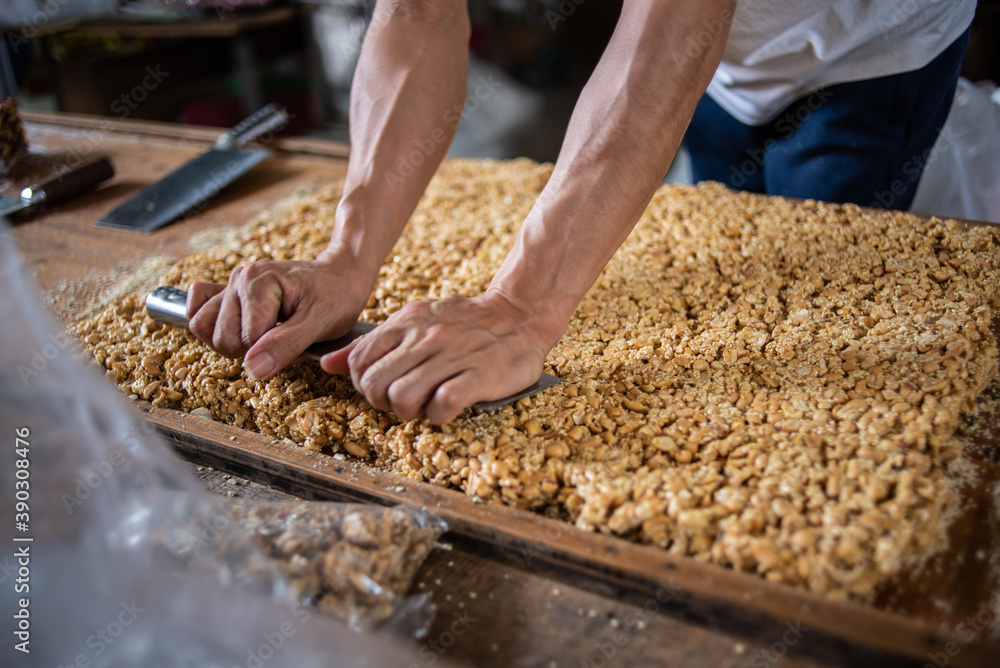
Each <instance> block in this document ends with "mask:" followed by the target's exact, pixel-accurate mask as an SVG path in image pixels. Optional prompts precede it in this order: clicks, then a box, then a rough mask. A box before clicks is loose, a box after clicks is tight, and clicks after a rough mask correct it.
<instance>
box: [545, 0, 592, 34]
mask: <svg viewBox="0 0 1000 668" xmlns="http://www.w3.org/2000/svg"><path fill="white" fill-rule="evenodd" d="M586 1H587V0H560V2H559V4H558V5H556V8H555V9H547V10H545V20H546V21H548V22H549V28H551V29H552V30H555V29H556V26H558V25H559V24H560V23H562V22H563V21H565V20H566V19H568V18H569V17H570V16H572V15H573V12H575V11H576V8H577V7H579V6H580V5H582V4H583V3H584V2H586Z"/></svg>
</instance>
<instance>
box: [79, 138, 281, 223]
mask: <svg viewBox="0 0 1000 668" xmlns="http://www.w3.org/2000/svg"><path fill="white" fill-rule="evenodd" d="M269 155H271V152H270V151H267V150H264V149H248V150H230V151H220V150H217V149H213V150H211V151H208V152H207V153H203V154H201V155H199V156H198V157H197V158H195V159H194V160H192V161H191V162H189V163H187V164H186V165H183V166H182V167H180V168H179V169H176V170H175V171H173V172H171V173H170V174H168V175H167V176H165V177H163V178H162V179H160V180H159V181H157V182H156V183H154V184H153V185H151V186H149V187H147V188H145V189H143V190H142V191H140V192H139V193H138V194H136V195H134V196H133V197H132V198H131V199H129V200H128V201H127V202H125V203H124V204H122V205H121V206H119V207H118V208H117V209H115V210H114V211H111V212H110V213H108V214H105V215H104V216H103V217H102V218H101V219H100V220H98V221H97V222H95V223H94V224H95V225H97V226H99V227H113V228H117V229H126V230H136V231H139V232H152V231H153V230H155V229H158V228H160V227H163V226H164V225H166V224H167V223H170V222H172V221H174V220H176V219H177V218H180V217H181V216H183V215H184V214H185V213H187V212H188V211H191V210H192V209H197V208H198V207H200V206H203V205H204V204H205V202H207V201H208V200H209V199H211V198H212V197H214V196H215V195H216V194H218V192H219V191H220V190H222V189H223V188H225V187H226V186H227V185H229V184H230V183H232V182H233V181H235V180H236V179H237V178H239V177H240V176H242V175H243V174H245V173H247V172H248V171H250V170H251V169H252V168H253V167H255V166H257V165H258V164H260V162H261V161H262V160H264V158H266V157H267V156H269Z"/></svg>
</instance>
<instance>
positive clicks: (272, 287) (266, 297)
mask: <svg viewBox="0 0 1000 668" xmlns="http://www.w3.org/2000/svg"><path fill="white" fill-rule="evenodd" d="M370 292H371V286H370V284H369V283H368V279H367V278H365V277H363V275H362V272H360V271H359V270H358V269H357V268H356V265H355V264H354V262H353V261H352V260H351V259H350V258H345V257H342V256H335V255H334V254H328V253H324V254H322V255H320V257H319V258H318V259H317V260H316V261H313V262H300V261H274V260H261V261H259V262H254V263H253V264H249V265H245V266H242V267H237V268H236V269H235V270H234V271H233V273H232V275H231V276H230V278H229V283H228V284H227V285H219V284H216V283H202V282H198V283H193V284H192V285H191V287H190V288H189V289H188V301H187V315H188V321H189V324H188V326H189V328H190V330H191V331H192V332H193V333H194V335H195V336H197V337H198V338H199V339H201V340H202V341H204V342H205V343H206V344H208V345H209V346H211V347H212V348H213V349H214V350H216V351H217V352H219V353H221V354H223V355H226V356H227V357H241V356H242V357H244V364H245V366H246V368H247V371H249V372H250V374H251V375H253V376H255V377H257V378H262V379H263V378H269V377H270V376H273V375H274V374H275V373H277V372H278V371H280V370H281V369H283V368H285V367H286V366H288V365H289V364H291V363H292V362H293V361H295V359H296V358H297V357H298V356H299V355H300V354H301V353H302V351H303V350H305V349H306V348H307V347H308V346H309V345H311V344H312V343H314V342H316V341H325V340H328V339H333V338H336V337H338V336H341V335H343V334H345V333H347V332H348V331H349V330H350V329H351V327H352V326H353V325H354V323H355V322H357V319H358V314H360V313H361V310H362V309H363V308H364V307H365V304H366V303H367V300H368V295H369V293H370ZM279 321H281V325H280V326H276V325H277V323H278V322H279Z"/></svg>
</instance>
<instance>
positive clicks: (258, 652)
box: [232, 601, 312, 668]
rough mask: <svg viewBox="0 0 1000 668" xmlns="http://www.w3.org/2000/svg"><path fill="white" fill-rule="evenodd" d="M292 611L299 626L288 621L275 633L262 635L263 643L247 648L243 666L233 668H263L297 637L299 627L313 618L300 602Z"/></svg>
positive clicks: (297, 602) (268, 632) (296, 603)
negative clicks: (292, 638) (293, 637)
mask: <svg viewBox="0 0 1000 668" xmlns="http://www.w3.org/2000/svg"><path fill="white" fill-rule="evenodd" d="M291 610H292V616H293V617H295V620H296V621H297V624H294V623H292V621H288V620H286V621H284V622H282V623H281V624H279V625H278V628H277V629H275V630H274V631H267V632H264V633H261V634H260V638H261V642H260V643H258V644H257V645H256V646H255V647H254V646H251V647H247V657H246V660H245V661H244V662H243V664H242V665H237V664H233V667H232V668H263V666H264V664H266V663H267V662H268V661H270V660H271V659H272V658H273V657H274V656H275V655H276V654H277V653H278V652H279V651H280V650H281V648H282V647H284V646H285V644H286V643H288V641H289V640H290V639H291V637H292V636H294V635H295V632H296V631H297V630H298V629H297V626H302V625H303V624H305V623H306V622H308V621H309V620H310V619H311V618H312V612H310V610H309V608H307V607H306V606H305V605H303V604H302V603H301V602H300V601H295V602H294V603H292V605H291Z"/></svg>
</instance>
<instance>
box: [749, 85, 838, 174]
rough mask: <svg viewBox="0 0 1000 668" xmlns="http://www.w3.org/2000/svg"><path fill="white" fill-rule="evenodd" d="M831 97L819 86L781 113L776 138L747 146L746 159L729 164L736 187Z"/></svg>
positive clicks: (769, 138) (777, 123)
mask: <svg viewBox="0 0 1000 668" xmlns="http://www.w3.org/2000/svg"><path fill="white" fill-rule="evenodd" d="M832 97H833V92H832V91H831V90H829V89H828V88H821V89H820V90H818V91H815V92H814V93H812V94H810V95H809V96H808V97H806V98H805V100H803V101H802V103H801V104H798V105H796V106H795V108H794V109H790V110H789V111H787V112H785V113H784V114H783V115H781V116H779V117H778V119H777V120H776V121H775V122H774V131H775V133H777V134H778V135H779V137H778V138H775V137H768V138H767V139H765V140H764V145H763V146H762V147H760V148H749V149H747V151H746V155H747V160H744V161H743V162H742V163H740V164H739V165H730V169H731V170H732V174H731V177H730V182H731V183H732V185H733V186H735V187H736V188H741V187H743V186H744V185H746V183H747V181H748V180H749V179H750V178H751V177H752V176H754V175H755V174H756V173H757V172H758V171H760V170H761V169H763V167H764V161H765V160H766V158H767V153H768V151H770V150H771V148H772V147H773V146H774V145H775V144H777V143H778V142H779V141H781V140H783V139H788V138H789V137H791V136H792V135H793V134H795V131H796V130H798V129H799V128H801V127H802V125H803V123H805V122H806V121H807V120H809V117H810V116H812V115H813V112H815V111H817V110H818V109H820V108H821V107H822V106H823V105H824V104H826V103H827V102H829V101H830V99H831V98H832Z"/></svg>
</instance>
